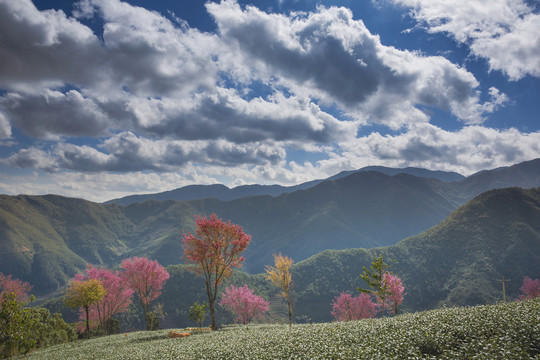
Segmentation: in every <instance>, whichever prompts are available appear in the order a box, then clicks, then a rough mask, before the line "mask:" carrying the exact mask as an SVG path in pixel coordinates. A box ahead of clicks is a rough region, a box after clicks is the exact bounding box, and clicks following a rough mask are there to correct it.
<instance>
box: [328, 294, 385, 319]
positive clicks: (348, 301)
mask: <svg viewBox="0 0 540 360" xmlns="http://www.w3.org/2000/svg"><path fill="white" fill-rule="evenodd" d="M376 314H377V306H376V304H375V303H374V302H373V301H372V300H371V295H370V294H367V293H362V294H359V295H357V296H352V295H351V294H349V293H346V292H342V293H341V294H339V296H336V297H335V298H334V300H333V301H332V316H333V317H334V319H336V321H352V320H361V319H367V318H372V317H374V316H375V315H376Z"/></svg>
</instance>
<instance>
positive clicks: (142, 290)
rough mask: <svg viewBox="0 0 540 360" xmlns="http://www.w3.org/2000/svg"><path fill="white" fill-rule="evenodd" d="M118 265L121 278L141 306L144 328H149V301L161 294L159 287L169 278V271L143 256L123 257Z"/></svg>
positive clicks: (155, 261)
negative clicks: (135, 295) (137, 298)
mask: <svg viewBox="0 0 540 360" xmlns="http://www.w3.org/2000/svg"><path fill="white" fill-rule="evenodd" d="M120 267H121V268H122V269H124V272H123V273H122V275H121V279H122V280H123V281H126V282H127V284H128V285H129V287H130V288H131V289H133V290H134V291H135V292H136V293H137V296H138V297H139V300H140V302H141V306H142V308H143V313H144V319H145V321H146V330H150V321H149V317H148V316H149V314H150V302H152V301H153V300H155V299H156V298H157V297H158V296H159V295H161V289H162V288H163V285H164V284H165V281H167V279H168V278H169V273H168V272H167V270H165V268H164V267H163V266H161V265H159V264H158V262H157V260H154V261H152V260H148V259H147V258H144V257H141V258H138V257H133V259H125V260H124V261H122V263H121V264H120Z"/></svg>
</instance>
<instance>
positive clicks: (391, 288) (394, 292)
mask: <svg viewBox="0 0 540 360" xmlns="http://www.w3.org/2000/svg"><path fill="white" fill-rule="evenodd" d="M382 282H383V287H384V288H385V289H386V291H387V294H388V297H386V299H385V302H384V303H383V302H382V301H381V299H380V298H378V297H377V302H378V303H379V305H380V306H384V307H388V308H390V309H392V311H393V312H394V315H397V314H398V311H399V306H400V305H401V303H402V302H403V297H404V296H405V295H406V294H407V293H405V292H404V291H405V287H404V286H403V283H402V281H401V279H400V278H399V277H398V276H397V275H394V274H392V273H390V272H385V273H384V275H383V280H382Z"/></svg>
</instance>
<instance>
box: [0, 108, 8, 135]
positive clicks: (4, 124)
mask: <svg viewBox="0 0 540 360" xmlns="http://www.w3.org/2000/svg"><path fill="white" fill-rule="evenodd" d="M10 137H11V125H10V124H9V121H8V120H7V119H6V117H5V116H4V114H2V113H1V112H0V140H2V139H8V138H10Z"/></svg>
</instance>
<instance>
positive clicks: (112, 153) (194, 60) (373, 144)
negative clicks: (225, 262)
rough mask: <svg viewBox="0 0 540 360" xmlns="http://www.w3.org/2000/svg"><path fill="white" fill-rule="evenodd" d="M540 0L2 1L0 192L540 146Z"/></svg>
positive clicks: (226, 179)
mask: <svg viewBox="0 0 540 360" xmlns="http://www.w3.org/2000/svg"><path fill="white" fill-rule="evenodd" d="M539 114H540V2H539V1H538V0H529V1H527V0H490V1H485V0H342V1H337V0H333V1H330V0H317V1H315V0H257V1H247V2H246V1H241V0H220V1H208V2H205V0H152V1H149V0H129V1H120V0H81V1H67V0H34V1H33V2H32V1H31V0H17V1H13V0H0V193H4V194H10V195H15V194H19V193H25V194H45V193H55V194H62V195H66V196H73V197H82V198H86V199H89V200H93V201H105V200H108V199H111V198H115V197H120V196H125V195H128V194H133V193H150V192H159V191H164V190H170V189H174V188H177V187H181V186H185V185H189V184H211V183H223V184H225V185H227V186H229V187H233V186H237V185H243V184H251V183H259V184H282V185H293V184H297V183H301V182H305V181H308V180H313V179H317V178H325V177H328V176H331V175H334V174H336V173H338V172H340V171H342V170H351V169H358V168H361V167H364V166H368V165H384V166H390V167H405V166H417V167H424V168H428V169H432V170H448V171H457V172H459V173H461V174H464V175H469V174H472V173H474V172H476V171H479V170H483V169H491V168H495V167H499V166H506V165H511V164H514V163H518V162H522V161H526V160H530V159H534V158H538V157H540V115H539Z"/></svg>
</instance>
